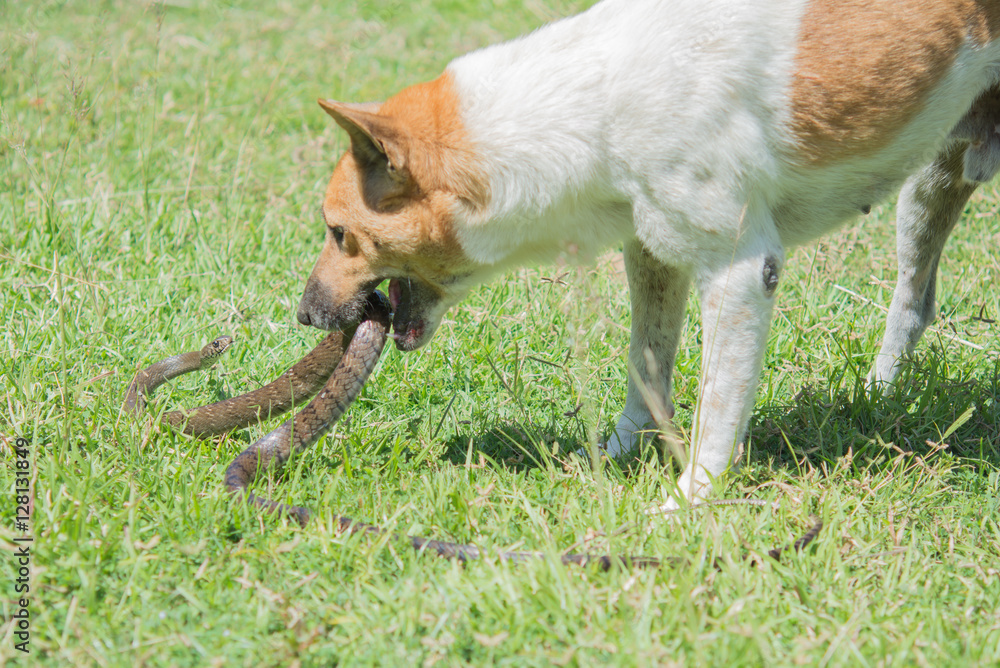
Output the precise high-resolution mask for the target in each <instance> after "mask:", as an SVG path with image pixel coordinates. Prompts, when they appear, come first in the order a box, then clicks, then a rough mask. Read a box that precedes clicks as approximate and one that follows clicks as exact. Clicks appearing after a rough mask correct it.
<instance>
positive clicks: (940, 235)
mask: <svg viewBox="0 0 1000 668" xmlns="http://www.w3.org/2000/svg"><path fill="white" fill-rule="evenodd" d="M998 120H1000V119H998ZM968 146H969V144H968V143H967V142H965V141H955V142H952V144H951V145H950V146H948V147H947V148H946V150H944V151H942V152H941V154H940V155H938V156H937V157H936V158H935V160H934V161H933V162H932V163H931V164H930V165H928V166H927V167H925V168H923V169H922V170H920V171H919V172H917V173H916V174H914V175H913V176H912V177H910V178H909V179H908V180H907V182H906V183H905V184H904V186H903V190H902V192H901V193H900V195H899V205H898V208H897V216H896V219H897V222H896V234H897V238H896V248H897V254H898V262H899V276H898V278H897V280H896V291H895V292H894V293H893V295H892V303H891V304H890V306H889V315H888V317H887V319H886V329H885V336H884V337H883V339H882V349H881V350H880V351H879V353H878V356H877V357H876V358H875V365H874V368H873V369H872V372H871V381H872V383H873V384H874V385H877V386H880V387H884V386H885V385H886V384H888V383H891V382H892V381H893V380H895V378H896V376H897V375H898V374H899V370H900V363H901V359H902V358H903V357H905V356H906V355H908V354H910V353H912V352H913V349H914V348H915V347H916V345H917V342H918V341H919V340H920V337H921V336H922V335H923V333H924V330H925V329H926V328H927V326H928V325H929V324H930V323H931V322H932V321H933V320H934V315H935V313H934V312H935V302H934V298H935V290H936V287H937V285H936V284H937V268H938V261H939V260H940V258H941V250H942V249H943V248H944V244H945V241H947V239H948V235H949V234H951V230H952V229H953V228H954V227H955V223H956V222H957V221H958V217H959V216H960V215H961V214H962V209H963V208H964V207H965V202H966V201H967V200H968V199H969V196H970V195H972V192H973V191H974V190H975V189H976V186H977V185H978V183H976V182H973V181H969V180H967V179H966V178H965V176H964V174H965V173H966V162H967V160H966V158H967V156H965V153H966V150H967V147H968Z"/></svg>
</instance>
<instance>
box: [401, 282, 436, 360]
mask: <svg viewBox="0 0 1000 668" xmlns="http://www.w3.org/2000/svg"><path fill="white" fill-rule="evenodd" d="M440 299H441V298H440V296H439V295H438V294H437V292H436V291H434V290H433V289H432V288H431V287H430V286H427V285H425V284H424V283H423V282H422V281H418V280H413V279H405V278H402V279H401V278H393V279H391V280H390V281H389V303H390V304H391V305H392V313H393V316H392V329H393V333H392V334H391V335H390V336H392V338H393V340H395V342H396V347H397V348H399V349H400V350H404V351H406V350H416V349H417V348H419V347H420V346H422V345H423V344H424V343H426V342H427V336H428V335H429V334H431V333H433V332H432V331H429V330H431V329H432V323H431V322H430V316H431V312H432V311H433V310H434V307H435V306H437V304H438V302H439V301H440Z"/></svg>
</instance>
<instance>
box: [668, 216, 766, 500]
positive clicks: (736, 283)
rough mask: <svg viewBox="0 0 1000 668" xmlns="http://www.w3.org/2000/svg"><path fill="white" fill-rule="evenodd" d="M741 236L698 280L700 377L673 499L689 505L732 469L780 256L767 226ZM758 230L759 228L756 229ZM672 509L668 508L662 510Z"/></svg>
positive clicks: (750, 403) (753, 389) (749, 404)
mask: <svg viewBox="0 0 1000 668" xmlns="http://www.w3.org/2000/svg"><path fill="white" fill-rule="evenodd" d="M763 227H765V228H768V229H766V231H762V232H758V233H757V234H756V236H755V235H754V233H753V232H751V231H749V230H753V229H755V228H754V227H752V226H751V227H749V228H748V229H745V230H744V236H743V238H741V239H740V240H739V241H738V246H737V250H736V253H735V254H734V255H733V261H732V262H731V263H730V264H729V265H728V266H723V267H719V268H716V269H714V270H713V269H709V270H707V271H705V272H704V273H702V274H700V275H699V276H698V287H699V291H700V297H701V311H702V315H701V319H702V361H701V364H702V367H701V368H702V372H701V384H700V389H699V396H698V406H697V409H696V411H695V419H694V429H693V433H692V438H691V449H690V452H689V453H688V462H687V466H686V467H685V469H684V472H683V473H682V474H681V477H680V479H679V480H678V483H677V484H678V488H679V491H680V494H681V495H682V496H683V497H684V498H686V499H688V500H692V499H695V498H698V497H701V496H703V495H704V494H705V493H706V492H707V491H708V489H707V488H708V486H709V485H710V484H711V480H712V478H714V477H715V476H718V475H719V474H721V473H722V472H723V471H725V470H726V469H727V468H728V467H729V466H730V464H732V463H733V459H734V453H735V452H736V448H737V445H738V444H739V443H740V442H741V441H742V439H743V435H744V432H745V431H746V425H747V420H748V419H749V417H750V411H751V410H752V409H753V403H754V396H755V395H756V391H757V384H758V381H759V377H760V369H761V364H762V362H763V358H764V350H765V347H766V345H767V334H768V330H769V329H770V325H771V311H772V308H773V304H774V293H775V289H776V288H777V285H778V278H779V275H780V273H781V266H782V263H783V260H784V251H783V249H782V247H781V244H780V242H779V241H778V240H777V234H776V233H774V231H773V227H771V226H763ZM756 229H760V228H756ZM669 507H675V504H674V503H669V504H667V506H666V507H665V508H669Z"/></svg>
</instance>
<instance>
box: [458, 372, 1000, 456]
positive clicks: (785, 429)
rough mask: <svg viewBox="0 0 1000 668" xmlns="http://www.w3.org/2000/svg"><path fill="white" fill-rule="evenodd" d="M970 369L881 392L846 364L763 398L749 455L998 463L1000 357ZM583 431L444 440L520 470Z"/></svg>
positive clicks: (557, 452)
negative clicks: (777, 397)
mask: <svg viewBox="0 0 1000 668" xmlns="http://www.w3.org/2000/svg"><path fill="white" fill-rule="evenodd" d="M966 371H967V372H964V373H963V372H962V370H956V369H953V368H952V369H949V368H948V367H947V364H945V363H943V362H941V361H940V360H936V359H935V358H933V357H932V358H930V359H928V360H924V361H923V363H922V365H917V366H910V367H908V368H907V369H906V370H905V371H904V372H903V373H902V374H901V376H900V378H899V379H898V380H897V383H896V384H895V385H894V386H893V387H891V388H888V390H887V391H886V392H885V393H882V392H879V391H878V390H873V389H871V388H869V387H868V386H867V383H866V380H865V378H864V377H859V376H858V375H857V374H855V373H853V371H852V370H851V369H850V368H848V367H844V368H841V369H840V370H839V372H838V373H837V375H836V376H834V377H832V378H830V380H829V381H828V382H827V383H826V384H825V385H824V386H823V387H814V386H805V387H803V388H802V389H801V390H800V391H799V392H798V394H797V395H796V397H795V399H794V404H792V405H779V404H774V403H772V404H769V405H758V407H757V409H756V410H755V412H754V415H753V418H752V419H751V424H750V442H751V448H750V453H749V461H750V463H757V464H767V465H769V466H770V467H771V468H793V469H797V468H798V467H799V466H801V464H802V462H803V460H804V461H806V462H808V463H809V464H811V465H814V466H818V465H820V464H822V463H827V464H836V463H837V462H838V461H839V460H840V459H841V458H843V457H844V456H845V455H847V454H848V452H850V453H851V455H852V457H853V458H854V460H856V461H858V462H859V463H871V462H874V461H877V460H879V459H881V458H884V457H885V456H886V455H887V454H889V455H896V454H899V453H900V452H906V453H912V454H914V455H917V456H927V455H929V454H932V453H935V452H937V451H941V450H944V451H945V452H947V453H949V454H950V455H951V456H953V457H958V458H961V459H964V460H968V463H973V464H975V463H977V462H982V463H984V464H988V465H991V466H992V467H1000V362H997V363H995V364H994V365H993V368H991V369H978V370H975V372H974V373H973V372H971V371H968V370H966ZM583 433H584V430H583V428H582V427H581V426H580V425H576V424H570V425H568V426H565V427H558V426H556V427H554V426H552V425H547V426H541V425H535V424H530V423H529V424H521V423H516V422H510V421H508V422H504V423H502V424H496V425H494V426H492V427H490V428H489V429H488V430H486V431H484V432H481V433H478V434H474V435H468V434H461V435H455V436H454V437H452V438H451V439H449V440H448V441H447V442H446V444H445V450H444V455H443V459H445V460H446V461H448V462H451V463H452V464H456V465H463V464H466V463H467V462H470V461H471V462H473V463H474V462H477V461H478V459H479V453H482V454H483V455H484V456H485V457H487V458H488V459H490V460H492V461H493V462H495V463H496V464H497V465H500V466H504V467H506V468H509V469H511V470H515V471H524V470H529V469H534V468H539V467H546V466H549V465H553V464H554V465H556V466H558V465H560V464H559V462H558V461H556V458H558V459H564V458H565V457H566V456H567V455H568V454H569V453H571V452H574V451H576V450H578V449H581V448H584V447H585V445H586V439H585V437H584V436H583ZM942 444H945V445H946V447H945V448H942V447H941V445H942ZM470 457H471V460H470ZM654 459H658V460H659V461H660V462H661V464H662V463H665V462H669V461H672V458H670V457H669V456H666V455H665V453H663V452H661V451H659V449H658V448H656V447H655V445H653V444H647V445H646V446H645V447H644V448H643V449H642V451H641V452H639V453H636V454H635V455H633V456H631V457H624V458H621V459H619V460H618V462H617V464H618V466H619V467H621V468H622V470H623V471H624V472H625V473H626V475H627V474H628V471H629V470H630V469H632V468H634V467H636V466H637V465H638V467H641V466H642V465H643V464H645V463H646V462H649V461H652V460H654ZM675 464H676V462H675Z"/></svg>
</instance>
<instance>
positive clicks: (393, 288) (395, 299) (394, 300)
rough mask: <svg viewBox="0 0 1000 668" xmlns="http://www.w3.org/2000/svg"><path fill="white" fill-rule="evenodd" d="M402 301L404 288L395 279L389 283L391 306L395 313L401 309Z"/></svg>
mask: <svg viewBox="0 0 1000 668" xmlns="http://www.w3.org/2000/svg"><path fill="white" fill-rule="evenodd" d="M401 301H403V288H402V286H400V284H399V279H398V278H393V279H391V280H390V281H389V304H390V305H391V306H392V310H393V311H395V310H396V309H397V308H399V303H400V302H401Z"/></svg>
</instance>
